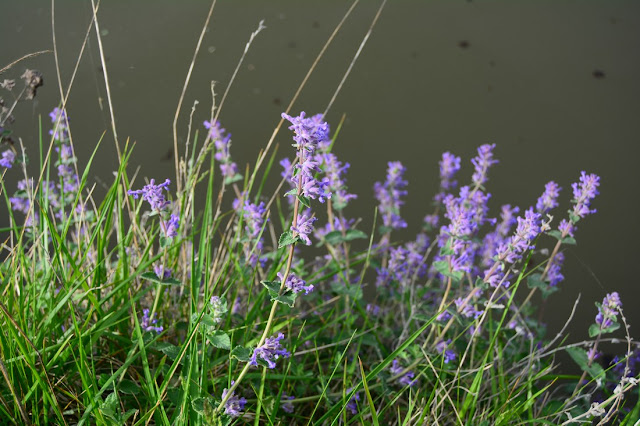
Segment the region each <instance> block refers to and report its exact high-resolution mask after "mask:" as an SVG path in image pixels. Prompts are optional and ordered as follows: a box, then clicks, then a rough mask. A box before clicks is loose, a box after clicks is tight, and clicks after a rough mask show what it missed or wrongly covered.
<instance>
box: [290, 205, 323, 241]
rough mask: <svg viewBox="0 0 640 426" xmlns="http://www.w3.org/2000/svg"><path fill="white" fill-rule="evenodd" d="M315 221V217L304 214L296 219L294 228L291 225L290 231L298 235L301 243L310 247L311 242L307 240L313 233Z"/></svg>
mask: <svg viewBox="0 0 640 426" xmlns="http://www.w3.org/2000/svg"><path fill="white" fill-rule="evenodd" d="M316 220H317V218H316V217H314V216H311V215H310V214H309V213H306V212H305V213H303V214H302V215H300V216H299V217H298V224H297V225H296V226H293V225H291V231H293V232H295V233H296V234H298V237H300V239H301V240H302V242H304V243H305V244H306V245H308V246H310V245H311V240H310V239H309V235H310V234H311V233H312V232H313V223H314V222H315V221H316Z"/></svg>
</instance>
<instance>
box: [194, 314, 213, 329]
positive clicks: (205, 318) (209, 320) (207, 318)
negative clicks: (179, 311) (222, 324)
mask: <svg viewBox="0 0 640 426" xmlns="http://www.w3.org/2000/svg"><path fill="white" fill-rule="evenodd" d="M199 317H200V314H199V313H197V312H196V313H195V314H193V315H191V323H192V324H195V323H196V322H197V321H198V318H199ZM200 324H202V325H205V326H207V327H211V328H215V327H217V326H218V323H216V322H215V321H214V320H213V317H211V315H207V314H204V315H202V318H200Z"/></svg>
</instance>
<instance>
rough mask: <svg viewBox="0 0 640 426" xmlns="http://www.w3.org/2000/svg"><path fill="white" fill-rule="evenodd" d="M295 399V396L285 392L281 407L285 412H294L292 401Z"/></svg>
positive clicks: (281, 399)
mask: <svg viewBox="0 0 640 426" xmlns="http://www.w3.org/2000/svg"><path fill="white" fill-rule="evenodd" d="M294 399H295V397H293V396H288V395H287V394H286V393H283V394H282V397H280V407H281V408H282V409H283V410H284V412H285V413H289V414H291V413H293V404H292V403H291V401H292V400H294Z"/></svg>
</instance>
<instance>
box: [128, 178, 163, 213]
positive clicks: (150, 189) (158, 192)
mask: <svg viewBox="0 0 640 426" xmlns="http://www.w3.org/2000/svg"><path fill="white" fill-rule="evenodd" d="M170 184H171V181H170V180H169V179H167V180H165V181H164V183H161V184H159V185H156V181H155V179H151V181H150V182H149V184H148V185H145V186H144V187H143V188H142V189H138V190H135V191H134V190H129V191H128V192H127V194H129V195H132V196H133V198H138V197H139V196H142V199H143V200H146V201H147V202H149V204H150V205H151V208H152V209H153V210H155V211H158V212H161V211H163V210H164V209H166V208H167V207H168V206H169V204H171V203H170V202H169V201H167V200H166V199H165V198H164V194H163V193H162V190H163V189H164V190H166V191H168V190H169V185H170Z"/></svg>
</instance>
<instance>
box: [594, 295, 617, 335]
mask: <svg viewBox="0 0 640 426" xmlns="http://www.w3.org/2000/svg"><path fill="white" fill-rule="evenodd" d="M621 307H622V302H621V301H620V295H619V294H618V293H617V292H615V291H614V292H613V293H609V294H607V295H606V296H605V298H604V300H603V301H602V305H601V306H599V307H598V315H596V324H598V325H599V326H600V329H605V328H608V327H611V326H612V325H613V323H614V322H616V320H617V318H618V308H621Z"/></svg>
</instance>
